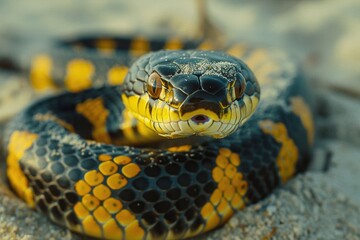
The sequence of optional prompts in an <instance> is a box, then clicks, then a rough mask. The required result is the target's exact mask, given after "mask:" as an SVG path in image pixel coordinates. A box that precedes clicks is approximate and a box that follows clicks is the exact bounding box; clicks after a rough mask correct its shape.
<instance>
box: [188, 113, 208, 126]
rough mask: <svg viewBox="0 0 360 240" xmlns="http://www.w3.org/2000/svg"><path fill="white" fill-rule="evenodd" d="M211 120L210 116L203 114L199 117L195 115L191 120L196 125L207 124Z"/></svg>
mask: <svg viewBox="0 0 360 240" xmlns="http://www.w3.org/2000/svg"><path fill="white" fill-rule="evenodd" d="M209 120H210V118H209V117H208V116H205V115H203V114H198V115H195V116H194V117H192V118H191V121H193V122H194V123H196V124H201V123H206V122H208V121H209Z"/></svg>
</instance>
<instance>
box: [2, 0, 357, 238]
mask: <svg viewBox="0 0 360 240" xmlns="http://www.w3.org/2000/svg"><path fill="white" fill-rule="evenodd" d="M205 2H206V10H207V14H208V16H209V19H210V20H211V23H212V24H213V25H214V26H215V27H216V28H217V29H218V30H220V31H221V33H222V34H223V36H225V38H226V39H229V41H230V40H231V41H235V40H238V41H241V42H244V43H247V44H250V45H254V46H261V47H277V48H281V49H283V50H285V51H286V52H287V53H289V54H290V55H291V56H293V58H294V59H295V61H297V62H298V65H299V66H300V67H301V68H302V69H303V70H304V72H305V73H306V74H307V76H308V79H309V81H310V82H311V85H312V86H313V89H314V92H315V94H316V103H317V123H318V134H319V136H318V139H319V141H318V142H319V144H318V145H319V149H320V152H321V151H322V150H324V149H325V150H326V151H330V152H332V165H331V168H330V170H329V171H328V172H327V173H326V174H325V175H324V176H322V178H324V179H325V180H324V181H325V182H327V183H326V184H329V186H328V187H329V188H331V189H334V190H336V191H340V192H341V193H342V194H344V196H346V197H347V198H349V199H350V202H351V207H350V205H349V206H348V207H349V208H350V209H352V211H350V212H354V213H356V212H357V211H358V208H359V206H360V177H359V172H360V1H359V0H342V1H339V0H266V1H260V0H257V1H254V0H222V1H215V0H206V1H205ZM198 31H199V9H198V5H197V2H196V1H194V0H184V1H168V0H152V1H147V0H141V1H140V0H137V1H125V0H123V1H120V0H118V1H110V0H102V1H89V0H77V1H70V0H62V1H44V0H32V1H26V0H22V1H21V0H18V1H10V0H0V59H16V58H17V57H18V56H20V55H22V54H23V53H26V52H29V51H34V50H36V49H41V48H43V47H44V46H47V45H49V44H51V42H53V40H54V39H58V38H65V37H72V36H79V35H81V34H88V33H98V34H100V35H101V34H113V35H120V36H121V35H122V34H127V35H129V34H137V35H138V34H141V35H145V36H146V35H149V36H157V35H160V36H164V35H170V36H180V37H184V38H194V37H196V36H198V33H199V32H198ZM0 64H1V61H0ZM24 82H26V79H25V78H23V77H18V76H17V75H14V74H10V73H7V72H6V71H3V70H0V121H2V122H4V120H5V119H8V118H9V117H11V116H12V115H13V114H16V112H18V111H19V110H20V109H21V108H22V107H23V106H24V105H26V104H27V103H29V102H31V100H32V98H33V95H32V91H31V89H29V88H27V86H26V84H24ZM321 156H322V155H321V154H320V157H318V158H319V159H322V157H321ZM326 179H327V180H326ZM4 191H5V190H4ZM324 199H326V198H324ZM1 204H2V203H1V202H0V215H1V213H2V212H1ZM354 209H357V210H354ZM24 211H26V210H24ZM344 212H345V211H344ZM357 213H358V212H357ZM6 214H9V213H8V212H5V215H4V216H5V217H6V216H7V215H6ZM325 217H326V214H325V215H324V219H325ZM319 221H320V222H321V219H320V220H319ZM5 225H6V223H5ZM3 226H4V225H2V222H1V217H0V228H1V227H3ZM358 226H360V220H359V219H358V218H357V220H356V221H355V225H354V228H353V229H355V230H354V231H355V232H357V233H358V234H359V235H357V236H359V238H360V229H359V227H358ZM0 232H1V231H0ZM323 239H325V238H323ZM354 239H355V238H354Z"/></svg>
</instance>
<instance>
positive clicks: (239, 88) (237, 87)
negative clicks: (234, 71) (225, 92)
mask: <svg viewBox="0 0 360 240" xmlns="http://www.w3.org/2000/svg"><path fill="white" fill-rule="evenodd" d="M234 91H235V97H236V99H240V98H241V97H242V95H243V94H244V91H245V83H244V82H243V81H241V82H240V80H236V81H235V84H234Z"/></svg>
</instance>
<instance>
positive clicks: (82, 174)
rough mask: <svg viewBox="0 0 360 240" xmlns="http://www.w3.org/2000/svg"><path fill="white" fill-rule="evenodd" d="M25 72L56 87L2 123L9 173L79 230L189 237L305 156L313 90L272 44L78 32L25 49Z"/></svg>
mask: <svg viewBox="0 0 360 240" xmlns="http://www.w3.org/2000/svg"><path fill="white" fill-rule="evenodd" d="M161 49H168V50H161ZM179 49H183V50H179ZM194 49H196V50H194ZM206 49H207V50H206ZM209 49H210V50H209ZM211 49H216V51H213V50H211ZM158 50H160V51H158ZM148 52H150V53H148ZM240 58H241V59H242V60H243V61H244V62H243V61H241V60H240ZM28 70H29V74H30V80H31V83H32V85H33V87H34V88H37V89H48V88H52V89H55V90H57V91H59V90H58V89H60V88H63V87H65V88H66V89H67V90H68V91H66V92H61V93H56V94H54V95H52V96H47V97H44V98H42V99H40V100H37V101H35V102H34V103H32V104H30V105H29V106H28V107H27V108H26V109H25V110H23V111H22V112H21V113H19V114H17V116H16V117H15V118H14V119H13V120H12V121H11V122H10V123H9V125H8V127H7V130H6V133H5V137H4V139H5V141H4V146H3V147H4V150H5V159H6V165H7V169H6V176H7V179H8V182H9V184H10V186H11V188H12V189H13V190H14V191H15V192H16V194H17V195H18V196H19V197H21V198H22V199H23V200H24V201H25V202H26V203H27V204H28V205H29V206H30V207H32V208H35V209H36V210H38V211H40V212H42V213H44V214H46V215H47V216H48V217H49V218H50V219H51V220H52V221H53V222H55V223H58V224H59V225H62V226H65V227H67V228H69V229H71V230H72V231H75V232H79V233H81V234H84V235H87V236H92V237H96V238H105V239H182V238H188V237H193V236H197V235H199V234H201V233H204V232H207V231H209V230H212V229H214V228H216V227H219V226H221V225H222V224H224V223H225V222H226V221H227V220H228V219H229V218H230V217H231V216H232V215H233V214H234V213H235V212H236V211H238V210H241V209H243V208H244V207H245V206H247V205H249V204H252V203H255V202H257V201H259V200H261V199H263V198H264V197H266V196H268V195H269V194H270V193H271V192H272V191H273V189H274V188H276V187H277V186H279V185H281V184H284V183H286V182H287V181H288V180H289V179H290V178H291V177H293V176H294V175H295V174H296V173H298V172H301V171H304V170H305V169H306V167H307V165H308V163H309V161H310V156H311V152H312V146H313V141H314V123H313V118H312V111H311V95H310V93H309V91H308V86H307V85H306V83H305V81H304V76H303V74H302V72H301V71H300V70H299V69H298V68H297V66H296V65H295V64H294V63H293V62H292V61H291V59H289V58H288V57H287V56H286V54H284V53H283V52H281V51H276V50H269V49H263V48H248V47H246V46H244V45H242V44H229V45H228V46H227V47H223V48H221V49H218V48H216V46H212V45H211V44H209V42H206V41H205V42H200V41H199V42H190V41H189V42H187V41H184V42H182V41H180V40H178V39H164V40H159V39H150V40H147V39H144V38H133V39H130V38H129V39H128V38H125V37H124V38H101V39H100V38H99V39H96V38H91V37H85V38H79V39H75V40H72V41H63V42H61V43H59V44H58V45H56V47H54V48H53V49H52V50H49V52H47V53H44V54H41V55H37V56H36V57H35V58H34V59H33V60H32V63H31V66H30V67H29V68H28ZM260 89H261V97H260ZM239 126H241V127H239Z"/></svg>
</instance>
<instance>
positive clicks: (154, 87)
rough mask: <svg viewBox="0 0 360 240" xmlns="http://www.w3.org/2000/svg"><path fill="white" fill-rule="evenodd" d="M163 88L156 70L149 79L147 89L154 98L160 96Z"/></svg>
mask: <svg viewBox="0 0 360 240" xmlns="http://www.w3.org/2000/svg"><path fill="white" fill-rule="evenodd" d="M161 90H162V84H161V78H160V75H159V74H158V73H156V72H154V73H152V74H151V75H150V76H149V78H148V81H147V91H148V93H149V95H150V96H151V97H152V98H155V99H156V98H159V96H160V94H161Z"/></svg>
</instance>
